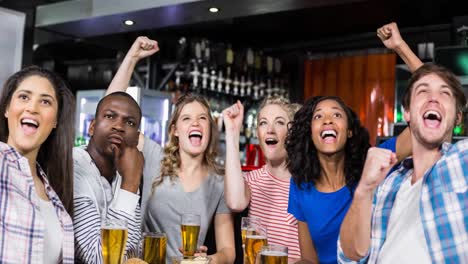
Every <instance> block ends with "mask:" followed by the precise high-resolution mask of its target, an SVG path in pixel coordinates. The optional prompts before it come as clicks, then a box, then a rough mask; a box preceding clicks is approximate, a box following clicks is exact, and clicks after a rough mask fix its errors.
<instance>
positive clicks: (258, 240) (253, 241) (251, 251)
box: [245, 223, 267, 264]
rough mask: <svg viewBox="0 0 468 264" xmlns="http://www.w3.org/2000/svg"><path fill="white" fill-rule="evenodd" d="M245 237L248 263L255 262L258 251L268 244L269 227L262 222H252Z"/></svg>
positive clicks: (253, 263)
mask: <svg viewBox="0 0 468 264" xmlns="http://www.w3.org/2000/svg"><path fill="white" fill-rule="evenodd" d="M250 227H251V228H250V229H248V230H247V235H246V237H245V254H246V260H247V264H255V259H256V257H257V253H258V252H259V251H260V249H262V247H263V246H265V245H267V228H266V226H264V225H262V224H260V223H251V225H250Z"/></svg>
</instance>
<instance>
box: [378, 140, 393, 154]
mask: <svg viewBox="0 0 468 264" xmlns="http://www.w3.org/2000/svg"><path fill="white" fill-rule="evenodd" d="M396 141H397V137H392V138H390V139H388V140H386V141H385V142H383V143H381V144H380V145H378V147H379V148H384V149H388V150H391V151H392V152H396Z"/></svg>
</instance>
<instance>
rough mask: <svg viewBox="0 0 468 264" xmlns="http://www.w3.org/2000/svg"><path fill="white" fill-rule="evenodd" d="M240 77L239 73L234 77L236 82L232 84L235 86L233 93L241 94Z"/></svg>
mask: <svg viewBox="0 0 468 264" xmlns="http://www.w3.org/2000/svg"><path fill="white" fill-rule="evenodd" d="M239 84H240V83H239V79H238V78H237V75H236V76H235V77H234V82H232V85H233V86H234V90H233V95H238V94H239Z"/></svg>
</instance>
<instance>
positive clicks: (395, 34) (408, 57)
mask: <svg viewBox="0 0 468 264" xmlns="http://www.w3.org/2000/svg"><path fill="white" fill-rule="evenodd" d="M377 36H378V37H379V38H380V40H382V43H383V44H384V45H385V47H387V48H389V49H391V50H393V51H395V52H396V53H397V54H398V56H400V58H401V59H402V60H403V61H404V62H405V63H406V65H408V67H409V69H410V71H411V72H414V71H415V70H417V69H418V68H419V67H421V66H422V65H423V62H422V61H421V60H420V59H419V58H418V56H416V54H414V53H413V51H412V50H411V49H410V47H409V46H408V44H406V42H405V41H404V40H403V38H402V37H401V35H400V31H399V30H398V25H397V24H396V23H395V22H392V23H390V24H386V25H384V26H382V27H380V28H379V29H377Z"/></svg>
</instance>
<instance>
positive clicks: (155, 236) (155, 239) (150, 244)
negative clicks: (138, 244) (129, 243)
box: [142, 232, 167, 264]
mask: <svg viewBox="0 0 468 264" xmlns="http://www.w3.org/2000/svg"><path fill="white" fill-rule="evenodd" d="M166 245H167V236H166V234H165V233H157V232H145V233H143V256H142V257H143V260H144V261H146V262H148V264H165V263H166Z"/></svg>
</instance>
